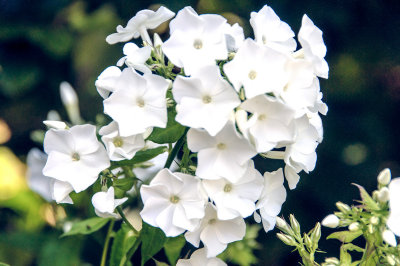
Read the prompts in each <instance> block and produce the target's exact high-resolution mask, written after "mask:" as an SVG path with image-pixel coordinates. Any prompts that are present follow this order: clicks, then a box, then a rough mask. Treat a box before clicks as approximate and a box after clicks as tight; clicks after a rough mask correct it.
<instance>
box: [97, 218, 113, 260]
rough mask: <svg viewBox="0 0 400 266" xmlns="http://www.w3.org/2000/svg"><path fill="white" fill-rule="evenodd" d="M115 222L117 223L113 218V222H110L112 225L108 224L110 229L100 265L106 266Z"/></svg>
mask: <svg viewBox="0 0 400 266" xmlns="http://www.w3.org/2000/svg"><path fill="white" fill-rule="evenodd" d="M114 223H115V220H114V219H112V220H111V222H110V225H109V226H108V231H107V236H106V240H105V242H104V247H103V254H102V256H101V263H100V266H105V265H106V260H107V251H108V245H109V244H110V238H111V233H112V229H113V227H114Z"/></svg>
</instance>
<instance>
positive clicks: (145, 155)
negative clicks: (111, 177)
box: [111, 146, 167, 169]
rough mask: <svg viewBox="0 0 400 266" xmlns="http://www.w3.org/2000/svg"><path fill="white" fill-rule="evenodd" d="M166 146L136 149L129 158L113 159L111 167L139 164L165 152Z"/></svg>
mask: <svg viewBox="0 0 400 266" xmlns="http://www.w3.org/2000/svg"><path fill="white" fill-rule="evenodd" d="M166 149H167V147H165V146H161V147H157V148H154V149H147V150H141V151H138V152H137V153H136V154H135V156H134V157H133V158H132V159H131V160H124V161H114V162H112V165H111V169H115V168H118V167H121V166H133V165H134V164H139V163H143V162H146V161H148V160H150V159H153V158H154V157H156V156H158V155H160V154H161V153H164V152H166Z"/></svg>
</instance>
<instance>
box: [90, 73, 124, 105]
mask: <svg viewBox="0 0 400 266" xmlns="http://www.w3.org/2000/svg"><path fill="white" fill-rule="evenodd" d="M120 76H121V70H120V69H119V68H118V67H116V66H110V67H107V68H106V69H105V70H104V71H103V72H101V74H100V76H99V77H98V78H97V80H96V82H95V85H96V89H97V91H98V92H99V94H100V96H101V97H103V99H106V98H108V96H109V95H110V93H112V92H114V91H115V90H116V88H117V87H116V85H117V83H118V79H119V77H120Z"/></svg>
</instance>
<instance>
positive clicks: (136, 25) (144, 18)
mask: <svg viewBox="0 0 400 266" xmlns="http://www.w3.org/2000/svg"><path fill="white" fill-rule="evenodd" d="M174 15H175V13H174V12H172V11H171V10H169V9H168V8H165V7H163V6H161V7H160V8H159V9H158V10H157V11H156V12H154V11H153V10H148V9H145V10H141V11H139V12H137V13H136V15H135V16H134V17H133V18H131V19H130V20H129V21H128V24H127V25H126V27H125V28H124V27H122V26H121V25H118V27H117V32H116V33H113V34H110V35H108V36H107V38H106V41H107V42H108V43H109V44H115V43H117V42H127V41H129V40H131V39H132V38H135V39H136V38H139V36H141V37H142V39H143V41H145V42H147V43H148V44H151V40H150V37H149V34H148V32H147V29H155V28H157V27H158V26H159V25H161V24H162V23H163V22H165V21H167V20H169V19H170V18H172V17H173V16H174Z"/></svg>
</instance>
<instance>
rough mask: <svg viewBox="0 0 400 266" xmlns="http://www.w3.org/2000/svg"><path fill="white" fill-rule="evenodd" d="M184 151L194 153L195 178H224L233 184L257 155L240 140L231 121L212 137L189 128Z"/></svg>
mask: <svg viewBox="0 0 400 266" xmlns="http://www.w3.org/2000/svg"><path fill="white" fill-rule="evenodd" d="M187 141H188V147H189V149H190V150H191V151H192V152H198V155H197V159H198V165H197V170H196V175H197V176H198V177H200V178H204V179H212V180H215V179H219V178H221V177H224V178H226V179H227V180H228V181H230V182H232V183H235V182H236V181H237V180H238V179H239V178H240V177H242V176H243V174H244V172H245V171H246V169H247V162H248V160H250V159H251V158H252V157H253V156H255V155H256V154H257V153H256V151H255V150H254V148H253V147H252V146H251V145H250V143H249V142H248V141H247V140H246V139H244V138H243V137H241V136H240V135H239V134H238V133H237V132H236V129H235V127H234V125H233V123H232V122H231V121H229V122H228V123H227V124H226V125H225V127H224V128H223V129H222V130H221V131H220V132H219V133H218V134H217V135H215V137H212V136H210V135H209V134H208V133H207V132H205V131H204V130H198V129H193V128H191V129H190V130H189V132H188V135H187Z"/></svg>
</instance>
